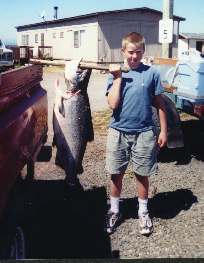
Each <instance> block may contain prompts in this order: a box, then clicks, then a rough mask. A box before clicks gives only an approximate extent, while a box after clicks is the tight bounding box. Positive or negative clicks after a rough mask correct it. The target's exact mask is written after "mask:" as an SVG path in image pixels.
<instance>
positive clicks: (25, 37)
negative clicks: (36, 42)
mask: <svg viewBox="0 0 204 263" xmlns="http://www.w3.org/2000/svg"><path fill="white" fill-rule="evenodd" d="M21 44H22V46H29V35H22V36H21Z"/></svg>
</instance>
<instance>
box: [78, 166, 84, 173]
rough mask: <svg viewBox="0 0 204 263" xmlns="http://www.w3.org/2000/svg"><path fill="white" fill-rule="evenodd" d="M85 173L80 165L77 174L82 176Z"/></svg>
mask: <svg viewBox="0 0 204 263" xmlns="http://www.w3.org/2000/svg"><path fill="white" fill-rule="evenodd" d="M83 172H84V168H83V166H82V164H80V166H79V167H78V168H77V174H82V173H83Z"/></svg>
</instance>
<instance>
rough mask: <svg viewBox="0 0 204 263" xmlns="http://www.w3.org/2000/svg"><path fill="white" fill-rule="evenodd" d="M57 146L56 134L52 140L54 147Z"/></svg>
mask: <svg viewBox="0 0 204 263" xmlns="http://www.w3.org/2000/svg"><path fill="white" fill-rule="evenodd" d="M54 146H56V137H55V134H54V136H53V139H52V147H54Z"/></svg>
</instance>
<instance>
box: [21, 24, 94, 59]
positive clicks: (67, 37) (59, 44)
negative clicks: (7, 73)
mask: <svg viewBox="0 0 204 263" xmlns="http://www.w3.org/2000/svg"><path fill="white" fill-rule="evenodd" d="M80 30H81V31H84V34H83V39H82V43H81V45H80V46H79V47H78V48H75V47H74V31H80ZM61 32H63V38H61V37H60V33H61ZM41 33H44V38H45V40H44V46H52V53H53V58H56V59H78V58H80V57H83V58H84V59H85V60H93V61H97V59H98V23H97V21H96V20H95V19H86V21H84V20H82V21H75V22H72V23H71V22H69V23H60V24H59V25H57V26H56V25H55V26H52V25H49V26H47V27H45V26H39V27H38V28H31V29H30V30H21V31H20V32H18V34H17V45H18V46H21V45H22V42H21V39H22V35H26V34H28V35H29V46H32V47H34V49H33V53H34V56H37V53H38V46H41V42H40V34H41ZM35 34H38V36H39V42H38V43H35ZM53 34H55V35H56V38H53Z"/></svg>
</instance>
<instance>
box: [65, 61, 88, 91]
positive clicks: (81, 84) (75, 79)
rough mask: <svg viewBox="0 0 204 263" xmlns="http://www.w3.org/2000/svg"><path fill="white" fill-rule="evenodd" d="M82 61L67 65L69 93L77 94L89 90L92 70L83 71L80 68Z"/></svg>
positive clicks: (66, 79)
mask: <svg viewBox="0 0 204 263" xmlns="http://www.w3.org/2000/svg"><path fill="white" fill-rule="evenodd" d="M80 61H81V59H80V60H72V61H67V62H66V64H65V74H64V77H65V83H66V86H67V91H68V92H72V93H75V92H77V91H79V90H81V91H82V92H83V91H85V92H86V90H87V86H88V81H89V77H90V74H91V70H87V69H86V70H82V69H80V68H79V63H80Z"/></svg>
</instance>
